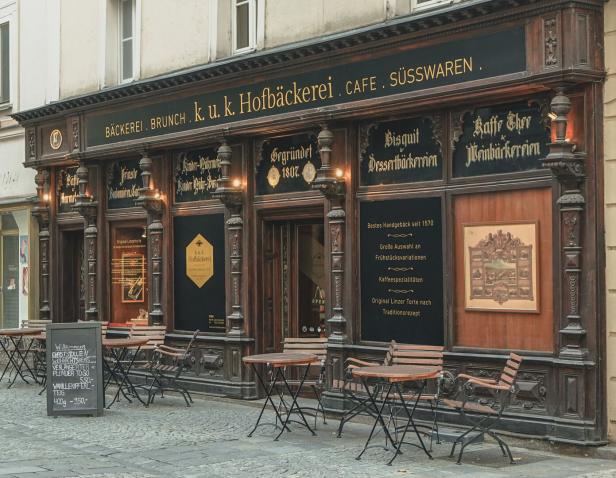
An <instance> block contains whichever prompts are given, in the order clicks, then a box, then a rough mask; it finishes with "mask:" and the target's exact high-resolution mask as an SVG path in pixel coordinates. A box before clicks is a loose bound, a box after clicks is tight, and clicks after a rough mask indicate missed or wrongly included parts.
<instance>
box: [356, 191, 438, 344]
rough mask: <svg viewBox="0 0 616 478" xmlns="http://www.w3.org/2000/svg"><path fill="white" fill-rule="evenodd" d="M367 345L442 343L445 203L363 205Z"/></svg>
mask: <svg viewBox="0 0 616 478" xmlns="http://www.w3.org/2000/svg"><path fill="white" fill-rule="evenodd" d="M360 250H361V255H360V257H361V264H360V268H361V337H362V340H367V341H375V342H389V341H391V340H396V341H397V342H402V343H412V344H422V345H442V344H443V249H442V225H441V199H440V198H438V197H436V198H435V197H431V198H418V199H395V200H389V201H375V202H362V203H361V204H360Z"/></svg>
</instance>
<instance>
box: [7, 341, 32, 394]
mask: <svg viewBox="0 0 616 478" xmlns="http://www.w3.org/2000/svg"><path fill="white" fill-rule="evenodd" d="M22 338H23V337H20V338H19V340H17V342H15V339H14V338H13V337H9V340H10V341H11V344H13V351H12V352H11V353H10V354H9V352H8V350H7V349H6V347H5V346H4V344H2V348H3V349H4V352H5V353H6V354H7V356H8V358H9V363H8V364H7V367H8V366H9V365H12V366H13V368H14V369H15V377H14V378H13V380H11V379H10V377H9V386H8V388H11V387H12V386H13V384H14V383H15V380H17V376H18V375H19V376H20V377H21V379H22V380H23V381H24V382H25V383H29V382H28V381H27V380H26V377H24V376H23V374H22V373H21V366H20V365H19V363H18V362H17V359H16V358H14V357H15V355H16V354H19V355H18V356H19V357H21V353H20V352H19V347H20V346H21V341H22ZM5 371H6V367H5ZM2 376H3V377H4V373H3V374H2Z"/></svg>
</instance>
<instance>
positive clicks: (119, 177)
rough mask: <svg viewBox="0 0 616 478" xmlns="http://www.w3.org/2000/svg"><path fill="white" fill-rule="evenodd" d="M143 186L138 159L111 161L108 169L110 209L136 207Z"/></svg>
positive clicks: (108, 203)
mask: <svg viewBox="0 0 616 478" xmlns="http://www.w3.org/2000/svg"><path fill="white" fill-rule="evenodd" d="M141 186H142V181H141V169H140V168H139V160H138V159H128V160H120V161H114V162H113V163H110V164H109V166H108V169H107V206H108V207H109V209H115V208H123V207H135V206H136V204H135V199H137V198H138V197H139V189H140V188H141Z"/></svg>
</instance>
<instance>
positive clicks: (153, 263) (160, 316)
mask: <svg viewBox="0 0 616 478" xmlns="http://www.w3.org/2000/svg"><path fill="white" fill-rule="evenodd" d="M139 168H140V169H141V182H142V185H143V187H142V188H141V189H139V197H138V198H137V200H136V202H137V204H138V205H140V206H142V207H143V208H144V209H145V210H146V211H147V213H148V226H147V231H148V258H149V260H150V263H149V264H148V271H149V273H148V280H149V281H150V293H149V297H148V309H149V310H148V317H149V323H150V324H152V325H163V321H164V312H163V308H162V283H163V282H162V281H163V223H162V210H163V208H162V199H161V197H160V193H159V192H158V190H156V189H154V188H153V187H152V181H151V180H152V160H151V159H150V157H149V156H148V154H147V152H144V153H142V156H141V160H140V161H139Z"/></svg>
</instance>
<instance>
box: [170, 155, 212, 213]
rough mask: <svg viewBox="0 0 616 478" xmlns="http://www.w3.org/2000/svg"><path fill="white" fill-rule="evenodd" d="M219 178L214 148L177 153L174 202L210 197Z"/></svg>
mask: <svg viewBox="0 0 616 478" xmlns="http://www.w3.org/2000/svg"><path fill="white" fill-rule="evenodd" d="M219 179H220V161H219V160H218V153H217V151H216V148H214V147H210V148H203V149H198V150H192V151H182V152H181V153H178V155H177V157H176V158H175V177H174V182H175V202H188V201H202V200H206V199H212V193H213V192H214V191H215V190H216V188H217V187H218V180H219Z"/></svg>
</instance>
